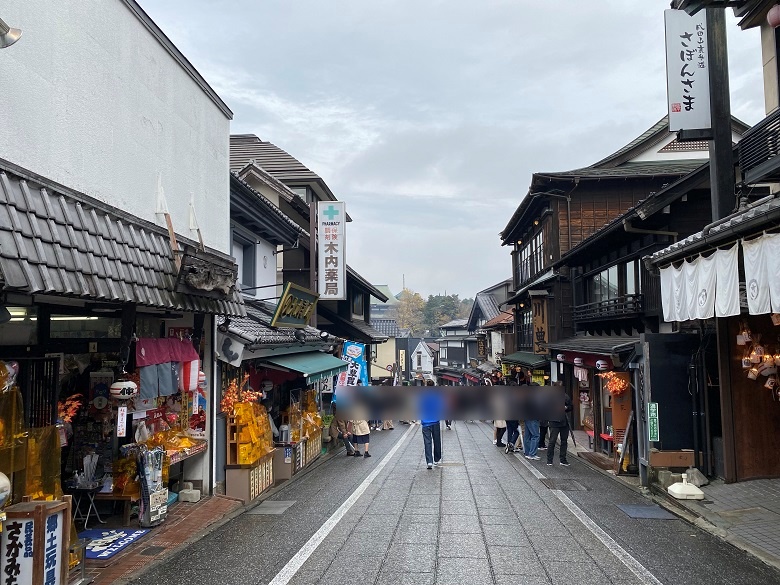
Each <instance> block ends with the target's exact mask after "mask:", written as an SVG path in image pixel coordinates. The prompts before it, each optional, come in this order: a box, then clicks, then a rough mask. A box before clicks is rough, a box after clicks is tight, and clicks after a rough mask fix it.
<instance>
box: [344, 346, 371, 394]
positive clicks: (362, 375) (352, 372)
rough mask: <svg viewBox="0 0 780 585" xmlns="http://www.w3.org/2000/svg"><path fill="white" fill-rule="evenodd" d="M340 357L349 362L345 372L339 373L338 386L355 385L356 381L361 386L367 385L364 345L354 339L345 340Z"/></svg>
mask: <svg viewBox="0 0 780 585" xmlns="http://www.w3.org/2000/svg"><path fill="white" fill-rule="evenodd" d="M341 359H343V360H344V361H345V362H349V365H348V366H347V371H346V372H341V373H340V374H339V379H338V384H339V386H357V385H358V382H359V383H360V384H362V385H363V386H368V363H367V362H366V346H365V345H363V344H362V343H356V342H354V341H345V342H344V349H343V350H342V355H341Z"/></svg>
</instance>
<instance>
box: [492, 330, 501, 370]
mask: <svg viewBox="0 0 780 585" xmlns="http://www.w3.org/2000/svg"><path fill="white" fill-rule="evenodd" d="M498 354H501V355H504V336H503V335H502V334H501V333H500V332H499V331H491V332H490V361H491V362H493V363H494V364H495V363H496V356H497V355H498Z"/></svg>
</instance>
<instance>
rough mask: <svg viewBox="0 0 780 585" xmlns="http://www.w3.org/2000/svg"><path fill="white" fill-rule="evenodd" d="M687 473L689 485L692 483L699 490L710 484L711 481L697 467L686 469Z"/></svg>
mask: <svg viewBox="0 0 780 585" xmlns="http://www.w3.org/2000/svg"><path fill="white" fill-rule="evenodd" d="M685 473H686V474H687V475H688V483H692V484H693V485H695V486H696V487H697V488H700V487H701V486H703V485H707V484H708V483H710V480H708V479H707V476H706V475H704V474H703V473H702V472H701V471H699V470H698V469H696V468H695V467H690V468H688V469H686V470H685Z"/></svg>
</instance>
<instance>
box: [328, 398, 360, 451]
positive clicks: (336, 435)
mask: <svg viewBox="0 0 780 585" xmlns="http://www.w3.org/2000/svg"><path fill="white" fill-rule="evenodd" d="M331 408H332V410H333V420H332V421H331V422H330V429H329V432H330V436H331V439H333V440H334V441H336V440H338V439H341V441H342V442H343V443H344V447H346V449H347V457H354V455H355V447H353V446H352V441H350V440H349V437H350V434H349V431H348V430H347V424H348V423H347V421H345V420H344V419H341V418H339V416H338V413H337V412H336V410H337V409H336V405H335V404H332V405H331Z"/></svg>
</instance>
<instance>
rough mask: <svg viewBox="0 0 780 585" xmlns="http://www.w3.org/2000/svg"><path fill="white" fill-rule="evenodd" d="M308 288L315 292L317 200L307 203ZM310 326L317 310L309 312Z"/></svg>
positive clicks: (314, 324)
mask: <svg viewBox="0 0 780 585" xmlns="http://www.w3.org/2000/svg"><path fill="white" fill-rule="evenodd" d="M309 289H311V290H312V291H314V292H315V293H316V292H317V202H316V201H312V202H311V203H309ZM311 326H312V327H317V311H314V312H312V314H311Z"/></svg>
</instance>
